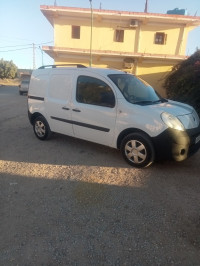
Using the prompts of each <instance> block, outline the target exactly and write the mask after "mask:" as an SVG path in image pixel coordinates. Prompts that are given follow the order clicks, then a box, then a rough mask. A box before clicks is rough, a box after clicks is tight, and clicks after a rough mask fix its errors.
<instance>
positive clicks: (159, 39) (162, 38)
mask: <svg viewBox="0 0 200 266" xmlns="http://www.w3.org/2000/svg"><path fill="white" fill-rule="evenodd" d="M166 41H167V34H165V33H164V32H156V34H155V44H166Z"/></svg>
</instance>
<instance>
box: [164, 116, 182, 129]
mask: <svg viewBox="0 0 200 266" xmlns="http://www.w3.org/2000/svg"><path fill="white" fill-rule="evenodd" d="M161 118H162V121H163V122H164V123H165V124H166V125H167V126H168V127H170V128H173V129H176V130H180V131H184V130H185V128H184V126H183V124H182V123H181V121H180V120H179V119H178V118H177V117H175V116H174V115H171V114H169V113H166V112H164V113H162V114H161Z"/></svg>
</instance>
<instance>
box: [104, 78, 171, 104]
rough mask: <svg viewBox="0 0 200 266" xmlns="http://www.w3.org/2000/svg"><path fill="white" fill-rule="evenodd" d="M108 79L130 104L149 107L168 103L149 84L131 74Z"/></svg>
mask: <svg viewBox="0 0 200 266" xmlns="http://www.w3.org/2000/svg"><path fill="white" fill-rule="evenodd" d="M108 77H109V78H110V79H111V80H112V81H113V82H114V83H115V85H116V86H117V87H118V88H119V89H120V91H121V93H122V94H123V96H124V98H125V99H126V100H127V101H128V102H130V103H133V104H139V105H149V104H155V103H160V102H166V101H167V100H165V99H163V98H162V97H161V96H159V94H158V93H157V92H156V91H155V90H154V89H153V88H152V87H151V86H150V85H149V84H148V83H147V82H145V81H143V80H142V79H140V78H138V77H135V76H133V75H131V74H111V75H108Z"/></svg>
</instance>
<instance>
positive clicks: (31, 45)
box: [0, 41, 53, 53]
mask: <svg viewBox="0 0 200 266" xmlns="http://www.w3.org/2000/svg"><path fill="white" fill-rule="evenodd" d="M52 42H53V41H51V42H43V43H37V44H35V43H31V44H24V45H13V46H7V47H0V48H8V47H10V48H12V47H23V46H28V47H24V48H17V49H10V50H0V53H7V52H15V51H20V50H27V49H32V48H33V44H34V45H35V46H39V45H43V44H48V43H52Z"/></svg>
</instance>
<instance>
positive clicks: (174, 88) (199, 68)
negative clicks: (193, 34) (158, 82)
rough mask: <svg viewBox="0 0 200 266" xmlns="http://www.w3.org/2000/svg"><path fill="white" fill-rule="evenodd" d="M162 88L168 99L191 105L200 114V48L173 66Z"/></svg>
mask: <svg viewBox="0 0 200 266" xmlns="http://www.w3.org/2000/svg"><path fill="white" fill-rule="evenodd" d="M164 88H165V89H166V92H167V97H168V98H169V99H172V100H177V101H180V102H184V103H187V104H190V105H192V106H193V107H194V108H195V109H196V111H197V112H198V113H199V115H200V50H197V51H196V52H195V53H194V54H193V55H191V56H190V57H189V58H188V59H186V60H184V61H182V62H181V63H179V64H177V65H176V66H174V68H173V69H172V72H171V73H170V74H169V75H168V76H167V78H166V80H165V83H164Z"/></svg>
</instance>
